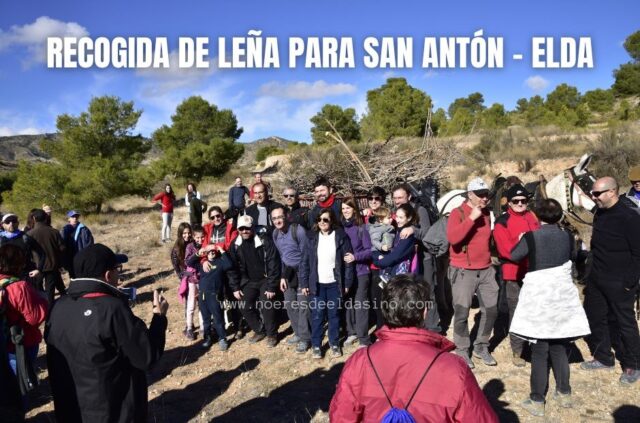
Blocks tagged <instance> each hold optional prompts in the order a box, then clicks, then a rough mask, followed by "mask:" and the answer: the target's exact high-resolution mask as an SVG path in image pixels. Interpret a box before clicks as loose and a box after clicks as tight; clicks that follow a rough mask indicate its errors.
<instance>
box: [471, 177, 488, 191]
mask: <svg viewBox="0 0 640 423" xmlns="http://www.w3.org/2000/svg"><path fill="white" fill-rule="evenodd" d="M482 190H486V191H489V186H488V185H487V183H486V182H485V181H484V180H482V178H473V179H472V180H471V181H469V184H468V185H467V191H482Z"/></svg>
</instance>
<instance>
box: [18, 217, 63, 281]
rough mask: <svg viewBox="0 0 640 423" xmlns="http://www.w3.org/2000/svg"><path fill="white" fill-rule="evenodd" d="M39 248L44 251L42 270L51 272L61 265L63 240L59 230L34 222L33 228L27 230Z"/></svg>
mask: <svg viewBox="0 0 640 423" xmlns="http://www.w3.org/2000/svg"><path fill="white" fill-rule="evenodd" d="M27 235H29V236H30V237H31V238H33V239H34V240H35V241H36V242H37V243H38V245H39V246H40V248H41V249H42V250H43V251H44V254H45V257H46V258H45V262H44V266H43V267H42V270H43V271H45V272H52V271H54V270H58V269H60V267H62V253H63V252H64V250H65V249H64V241H63V240H62V236H60V232H58V231H56V230H55V229H53V228H52V227H51V226H49V225H47V224H46V223H42V222H36V224H35V226H34V228H33V229H31V230H30V231H29V232H27Z"/></svg>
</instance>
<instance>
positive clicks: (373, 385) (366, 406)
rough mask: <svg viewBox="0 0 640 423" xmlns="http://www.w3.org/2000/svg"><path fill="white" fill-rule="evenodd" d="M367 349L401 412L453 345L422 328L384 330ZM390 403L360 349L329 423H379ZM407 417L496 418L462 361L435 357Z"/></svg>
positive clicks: (335, 398)
mask: <svg viewBox="0 0 640 423" xmlns="http://www.w3.org/2000/svg"><path fill="white" fill-rule="evenodd" d="M376 335H377V336H378V339H379V340H378V342H376V343H375V344H373V345H372V346H371V347H369V354H370V356H371V360H372V361H373V364H374V366H375V368H376V371H377V372H378V374H379V375H380V379H381V380H382V383H383V385H384V388H385V390H386V391H387V393H388V394H389V397H390V398H391V402H392V403H393V405H394V407H397V408H403V405H404V404H405V403H406V402H407V401H408V400H409V397H410V396H411V394H412V393H413V391H414V390H415V388H416V386H418V381H419V380H420V378H421V377H422V375H423V373H424V371H425V370H426V368H427V366H429V364H430V363H431V361H432V360H433V359H434V358H435V356H436V354H437V353H438V352H440V351H451V350H453V349H454V348H455V345H454V344H453V343H452V342H451V341H449V340H448V339H447V338H445V337H443V336H440V335H438V334H436V333H434V332H430V331H428V330H426V329H418V328H397V329H391V328H389V327H387V326H384V327H383V328H382V329H380V330H379V331H377V332H376ZM389 410H390V408H389V403H388V402H387V399H386V398H385V396H384V393H383V391H382V388H381V387H380V384H379V383H378V380H377V379H376V376H375V374H374V372H373V369H372V368H371V365H370V364H369V360H368V358H367V350H366V349H365V348H361V349H359V350H358V351H356V352H355V353H354V354H353V355H352V356H351V358H349V360H347V362H346V364H345V366H344V369H343V370H342V374H341V376H340V381H339V382H338V387H337V389H336V392H335V394H334V395H333V399H332V400H331V405H330V407H329V417H330V420H331V421H332V422H339V423H349V422H376V423H377V422H380V421H381V420H382V417H383V416H384V415H385V414H386V413H387V412H388V411H389ZM408 411H409V413H411V415H412V416H413V417H414V418H415V419H416V421H418V422H425V421H429V422H473V423H482V422H497V421H498V417H497V416H496V414H495V412H494V411H493V409H492V408H491V406H490V405H489V402H488V401H487V399H486V397H485V396H484V393H483V392H482V390H481V389H480V387H479V386H478V382H477V381H476V378H475V376H474V375H473V373H472V372H471V370H470V369H469V367H468V366H467V365H466V364H465V362H464V361H463V359H462V358H461V357H458V356H456V355H454V354H449V353H444V354H442V355H440V357H439V358H438V360H437V361H436V362H435V364H434V365H433V367H432V368H431V370H430V371H429V373H428V374H427V376H426V378H425V379H424V381H423V382H422V384H421V385H420V387H419V389H418V391H417V393H416V395H415V397H414V398H413V401H412V402H411V404H410V406H409V409H408Z"/></svg>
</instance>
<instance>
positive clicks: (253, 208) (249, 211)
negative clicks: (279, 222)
mask: <svg viewBox="0 0 640 423" xmlns="http://www.w3.org/2000/svg"><path fill="white" fill-rule="evenodd" d="M264 207H265V208H266V209H267V226H266V229H267V234H269V236H271V234H272V233H273V222H272V221H271V210H273V209H275V208H277V207H284V206H283V205H282V204H280V203H277V202H275V201H271V200H267V201H266V202H265V204H264ZM244 214H246V215H248V216H251V218H252V219H253V226H254V227H258V228H259V226H258V218H259V217H260V212H259V211H258V204H257V203H253V204H252V205H250V206H249V207H247V208H246V209H244Z"/></svg>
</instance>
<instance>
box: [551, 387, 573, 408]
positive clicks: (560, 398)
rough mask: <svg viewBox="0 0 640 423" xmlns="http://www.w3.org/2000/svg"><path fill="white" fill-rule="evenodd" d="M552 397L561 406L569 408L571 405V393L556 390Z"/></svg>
mask: <svg viewBox="0 0 640 423" xmlns="http://www.w3.org/2000/svg"><path fill="white" fill-rule="evenodd" d="M553 399H554V400H555V401H557V402H558V405H560V407H562V408H571V407H573V402H572V401H571V393H568V394H563V393H562V392H559V391H556V392H555V393H554V394H553Z"/></svg>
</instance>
